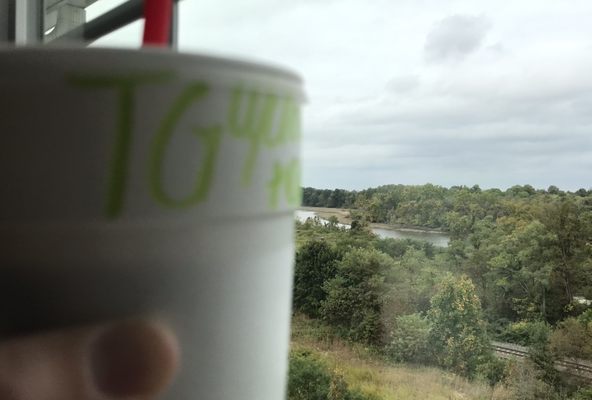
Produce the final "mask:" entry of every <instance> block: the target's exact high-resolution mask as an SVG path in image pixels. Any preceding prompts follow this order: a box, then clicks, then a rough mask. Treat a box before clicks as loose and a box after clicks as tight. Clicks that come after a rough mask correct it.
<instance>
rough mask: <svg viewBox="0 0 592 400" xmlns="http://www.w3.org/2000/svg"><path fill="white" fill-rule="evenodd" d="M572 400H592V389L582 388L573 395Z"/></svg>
mask: <svg viewBox="0 0 592 400" xmlns="http://www.w3.org/2000/svg"><path fill="white" fill-rule="evenodd" d="M570 399H571V400H592V388H581V389H579V390H578V391H577V392H575V393H574V394H573V396H572V397H571V398H570Z"/></svg>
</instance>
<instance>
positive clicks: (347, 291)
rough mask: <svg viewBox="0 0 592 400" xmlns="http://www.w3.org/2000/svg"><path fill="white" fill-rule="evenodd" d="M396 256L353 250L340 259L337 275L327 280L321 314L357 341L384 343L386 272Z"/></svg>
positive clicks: (372, 251)
mask: <svg viewBox="0 0 592 400" xmlns="http://www.w3.org/2000/svg"><path fill="white" fill-rule="evenodd" d="M392 263H393V261H392V259H391V258H390V257H389V256H387V255H386V254H384V253H381V252H379V251H377V250H365V249H353V250H351V251H350V252H349V253H347V254H346V255H345V256H344V258H343V260H342V261H341V262H339V264H338V267H337V274H336V276H335V278H333V279H331V280H330V281H328V282H326V283H325V285H324V287H323V288H324V290H325V291H326V294H327V296H326V299H325V300H324V301H323V302H322V305H321V316H322V318H323V319H324V320H325V321H327V322H328V323H329V324H330V325H332V326H334V327H337V328H338V329H339V330H340V332H341V333H342V334H343V335H344V336H346V337H348V338H349V339H352V340H354V341H360V342H365V343H370V344H380V343H381V342H382V339H383V334H384V325H383V321H382V315H381V314H382V306H383V301H384V294H385V292H386V288H385V285H384V272H385V271H386V270H387V269H389V268H391V267H392Z"/></svg>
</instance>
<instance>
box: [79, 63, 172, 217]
mask: <svg viewBox="0 0 592 400" xmlns="http://www.w3.org/2000/svg"><path fill="white" fill-rule="evenodd" d="M172 77H173V74H172V73H170V72H155V73H146V74H139V73H133V74H129V75H118V76H96V75H93V76H87V75H72V76H70V78H69V81H70V82H71V83H73V84H74V85H76V86H80V87H84V88H92V89H96V88H115V89H116V91H117V96H118V106H117V110H118V112H117V129H116V130H115V145H114V151H113V156H112V159H111V166H110V169H109V179H108V188H107V201H106V205H105V213H106V214H107V217H109V218H115V217H117V216H118V215H119V214H120V213H121V211H122V208H123V201H124V198H125V190H126V184H127V175H128V167H129V157H130V151H131V147H132V130H133V121H134V103H135V96H134V92H135V89H136V88H137V87H138V86H141V85H145V84H155V83H159V82H164V81H167V80H169V79H171V78H172Z"/></svg>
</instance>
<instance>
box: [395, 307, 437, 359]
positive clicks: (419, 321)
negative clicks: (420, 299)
mask: <svg viewBox="0 0 592 400" xmlns="http://www.w3.org/2000/svg"><path fill="white" fill-rule="evenodd" d="M429 334H430V323H429V321H428V320H427V319H426V318H424V317H422V316H421V315H420V314H410V315H403V316H400V317H397V319H396V323H395V329H394V331H393V333H392V339H391V342H390V344H389V345H388V347H387V352H388V354H389V355H390V357H391V358H392V359H393V360H394V361H397V362H416V363H424V362H427V361H428V360H429V345H428V338H429Z"/></svg>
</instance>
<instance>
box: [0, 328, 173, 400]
mask: <svg viewBox="0 0 592 400" xmlns="http://www.w3.org/2000/svg"><path fill="white" fill-rule="evenodd" d="M178 364H179V349H178V344H177V340H176V338H175V336H174V334H173V333H172V332H171V330H170V329H169V328H168V327H167V326H166V325H164V324H162V323H160V322H157V321H144V320H136V321H124V322H119V323H113V324H109V325H101V326H92V327H82V328H74V329H68V330H63V331H56V332H50V333H44V334H38V335H31V336H27V337H21V338H17V339H10V340H6V341H4V342H0V399H2V400H115V399H126V400H132V399H133V400H149V399H155V398H156V396H157V395H158V394H159V393H161V392H162V391H163V390H164V389H165V388H166V387H167V386H168V385H169V384H170V383H171V381H172V379H173V377H174V374H175V372H176V370H177V367H178Z"/></svg>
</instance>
